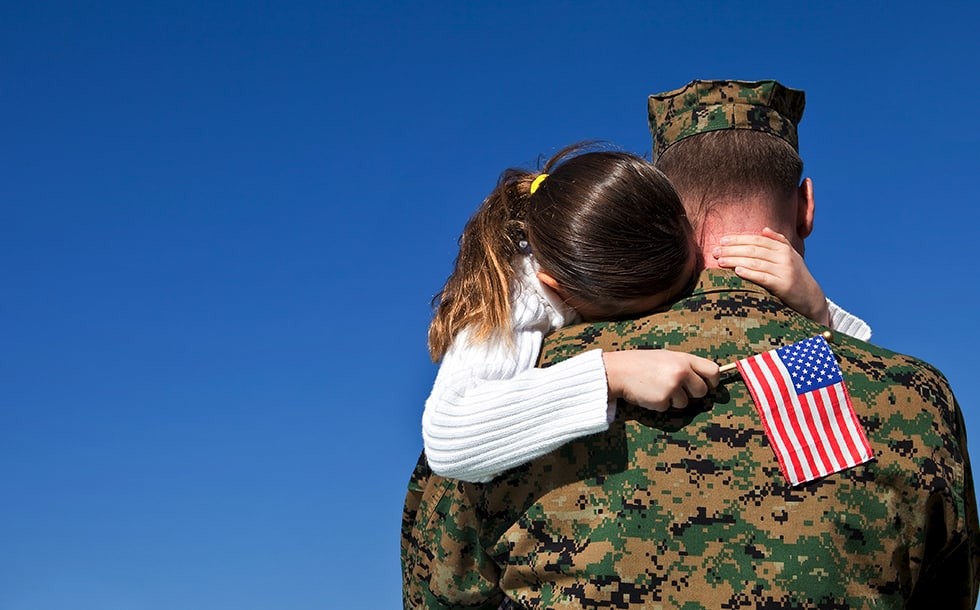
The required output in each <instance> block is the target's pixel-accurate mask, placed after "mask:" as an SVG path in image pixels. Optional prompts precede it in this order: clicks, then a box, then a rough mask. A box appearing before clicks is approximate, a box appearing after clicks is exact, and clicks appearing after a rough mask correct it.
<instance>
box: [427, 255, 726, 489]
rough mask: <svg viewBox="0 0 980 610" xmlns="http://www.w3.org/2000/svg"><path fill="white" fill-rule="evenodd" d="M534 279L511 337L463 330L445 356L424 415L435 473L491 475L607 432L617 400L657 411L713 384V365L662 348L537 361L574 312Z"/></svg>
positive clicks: (519, 298)
mask: <svg viewBox="0 0 980 610" xmlns="http://www.w3.org/2000/svg"><path fill="white" fill-rule="evenodd" d="M525 278H533V273H530V274H525ZM534 281H535V280H531V279H528V280H527V282H526V283H525V285H524V286H523V287H522V289H520V290H517V291H515V294H514V295H512V297H513V298H512V302H513V318H514V319H513V326H514V333H513V335H512V336H511V337H510V339H511V340H510V341H508V338H507V337H502V336H496V337H491V339H490V340H488V341H483V342H477V341H471V340H470V337H469V333H468V331H467V330H466V329H464V330H463V332H462V333H460V334H459V335H458V336H457V337H456V338H455V339H454V340H453V344H452V345H451V346H450V348H449V350H448V351H447V352H446V354H445V356H444V357H443V360H442V363H441V365H440V367H439V372H438V373H437V375H436V381H435V384H434V385H433V388H432V393H431V394H430V395H429V398H428V399H427V400H426V402H425V412H424V413H423V415H422V437H423V440H424V442H425V453H426V456H427V458H428V461H429V466H430V468H432V470H433V472H435V473H436V474H439V475H442V476H447V477H452V478H457V479H462V480H465V481H476V482H482V481H489V480H490V479H492V478H493V477H494V476H496V475H497V474H499V473H501V472H503V471H504V470H508V469H510V468H513V467H515V466H519V465H521V464H524V463H526V462H528V461H530V460H532V459H534V458H536V457H539V456H541V455H544V454H545V453H548V452H550V451H553V450H554V449H556V448H558V447H560V446H561V445H563V444H565V443H567V442H569V441H571V440H574V439H576V438H580V437H582V436H587V435H589V434H595V433H597V432H601V431H603V430H606V429H608V427H609V422H610V421H612V419H613V418H614V417H615V405H616V399H617V398H624V399H626V400H628V401H630V402H632V403H634V404H637V405H639V406H641V407H645V408H649V409H654V410H658V411H663V410H666V409H668V408H670V407H675V408H683V407H684V406H686V405H687V403H688V400H689V398H691V397H695V398H701V397H703V396H705V395H706V394H707V392H708V391H709V390H710V389H711V388H714V387H715V386H716V385H717V384H718V380H719V373H718V365H717V364H715V363H714V362H712V361H710V360H706V359H704V358H699V357H697V356H692V355H690V354H684V353H678V352H670V351H666V350H635V351H630V352H608V353H603V352H601V351H600V350H592V351H588V352H585V353H582V354H578V355H576V356H574V357H572V358H569V359H568V360H565V361H563V362H559V363H557V364H555V365H553V366H550V367H548V368H545V369H538V368H534V367H535V364H536V363H537V360H538V355H539V353H540V351H541V342H542V340H543V338H544V335H545V334H547V333H548V332H550V331H551V330H553V329H554V328H557V327H560V326H563V325H564V324H565V323H566V322H572V321H574V318H573V317H572V316H574V312H573V311H571V310H568V309H565V308H563V305H562V304H561V303H560V301H558V300H557V299H555V298H552V297H551V295H550V293H548V292H547V289H546V288H544V287H542V286H541V285H540V284H534V283H533V282H534ZM529 284H530V285H529Z"/></svg>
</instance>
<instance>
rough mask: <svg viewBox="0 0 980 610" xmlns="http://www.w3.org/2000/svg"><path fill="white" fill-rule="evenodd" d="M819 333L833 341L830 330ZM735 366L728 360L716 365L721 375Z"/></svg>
mask: <svg viewBox="0 0 980 610" xmlns="http://www.w3.org/2000/svg"><path fill="white" fill-rule="evenodd" d="M821 334H822V335H823V338H824V339H826V340H827V343H831V342H833V340H834V333H832V332H830V331H829V330H825V331H823V332H822V333H821ZM737 368H738V365H737V364H736V363H735V362H729V363H728V364H723V365H721V366H720V367H718V372H719V373H721V374H722V375H727V374H728V373H731V372H732V371H734V370H736V369H737Z"/></svg>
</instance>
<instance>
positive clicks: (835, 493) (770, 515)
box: [402, 270, 980, 610]
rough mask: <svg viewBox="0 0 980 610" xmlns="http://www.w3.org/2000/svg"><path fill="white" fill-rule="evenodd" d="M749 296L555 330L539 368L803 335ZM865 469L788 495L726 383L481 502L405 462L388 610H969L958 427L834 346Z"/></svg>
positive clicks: (913, 366) (753, 291) (970, 499)
mask: <svg viewBox="0 0 980 610" xmlns="http://www.w3.org/2000/svg"><path fill="white" fill-rule="evenodd" d="M822 330H824V329H823V327H821V326H819V325H817V324H815V323H813V322H811V321H810V320H807V319H805V318H803V317H802V316H800V315H798V314H797V313H796V312H794V311H793V310H791V309H790V308H788V307H786V306H784V305H783V304H782V303H780V302H779V301H778V300H776V299H775V298H774V297H772V296H771V295H769V294H768V293H767V292H765V291H764V290H763V289H761V288H759V287H757V286H755V285H754V284H751V283H747V282H743V281H742V280H740V279H739V278H738V277H737V276H735V275H734V274H732V273H730V272H727V271H719V270H711V271H706V272H704V273H703V274H702V275H701V277H700V279H699V283H698V285H697V287H696V288H695V290H694V292H693V293H692V294H691V295H690V296H688V297H687V298H684V299H682V300H681V301H679V302H678V303H676V304H675V305H674V306H672V307H671V309H670V310H669V311H666V312H661V313H657V314H654V315H651V316H648V317H646V318H642V319H639V320H636V321H627V322H616V323H601V324H592V325H579V326H574V327H568V328H565V329H563V330H561V331H559V332H557V333H556V334H554V335H553V336H552V337H551V338H549V339H548V340H547V341H546V343H545V349H544V352H543V354H542V360H543V361H544V363H545V364H548V363H554V362H558V361H560V360H562V359H565V358H568V357H570V356H572V355H574V354H576V353H579V352H581V351H583V350H588V349H596V348H602V349H606V350H619V349H645V348H669V349H674V350H681V351H686V352H691V353H695V354H699V355H702V356H705V357H709V358H712V359H715V360H716V361H718V362H729V361H732V360H734V359H736V358H741V357H746V356H748V355H750V354H753V353H757V352H761V351H765V350H770V349H773V348H775V347H778V346H782V345H786V344H789V343H792V342H795V341H798V340H801V339H803V338H805V337H808V336H812V335H814V334H817V333H819V332H821V331H822ZM832 345H833V348H834V351H835V353H836V355H837V357H838V359H839V360H840V361H841V368H842V369H843V372H844V376H845V381H846V383H847V386H848V388H849V390H850V395H851V398H852V400H853V403H854V409H855V412H856V414H857V416H858V418H859V419H860V421H861V422H862V424H863V425H864V428H865V431H866V432H867V435H868V439H869V441H870V443H871V446H872V449H873V450H874V453H875V456H876V459H875V460H874V461H872V462H869V463H867V464H863V465H860V466H857V467H854V468H852V469H849V470H846V471H844V472H841V473H837V474H833V475H830V476H827V477H825V478H822V479H819V480H817V481H813V482H810V483H807V484H803V485H801V486H798V487H790V486H789V485H788V484H787V483H786V481H785V479H784V478H783V476H782V474H781V473H780V470H779V465H778V463H777V461H776V458H775V455H774V454H773V451H772V448H771V447H770V445H769V443H768V441H767V439H766V435H765V432H764V431H763V428H762V424H761V422H760V420H759V419H758V416H757V414H756V411H755V409H754V407H753V405H752V402H751V397H750V396H749V393H748V390H747V388H746V386H745V384H744V383H743V382H742V381H741V379H740V378H739V377H738V376H737V375H735V376H733V377H729V378H727V379H726V381H725V382H724V383H723V384H722V385H721V387H720V388H719V389H718V390H717V391H716V392H715V393H714V394H713V395H712V396H710V397H709V398H708V399H706V400H705V401H701V402H694V403H692V404H691V405H690V406H689V407H688V408H687V409H685V410H683V411H675V412H671V413H666V414H662V413H656V412H652V411H648V410H644V409H641V408H638V407H634V406H632V405H628V404H624V403H621V404H620V407H619V409H618V410H617V411H618V413H617V417H616V420H615V422H613V423H612V424H611V426H610V429H609V430H608V431H607V432H605V433H602V434H597V435H593V436H589V437H585V438H582V439H579V440H577V441H574V442H571V443H569V444H567V445H565V446H563V447H561V448H559V449H558V450H556V451H554V452H553V453H551V454H548V455H546V456H543V457H541V458H539V459H537V460H535V461H533V462H531V463H530V464H527V465H525V466H522V467H520V468H517V469H514V470H512V471H509V472H506V473H504V474H503V475H501V476H500V477H498V478H497V479H495V480H494V481H492V482H490V483H486V484H468V483H461V482H456V481H449V480H446V479H442V478H440V477H438V476H436V475H433V474H431V473H430V472H429V471H428V468H427V466H426V465H425V461H424V459H422V460H420V462H419V465H418V467H417V468H416V471H415V473H414V474H413V477H412V482H411V484H410V488H409V493H408V496H407V501H406V505H405V520H404V522H403V529H402V561H403V568H404V571H403V575H404V579H405V580H404V602H405V607H406V608H488V609H489V608H497V607H498V606H500V607H503V608H557V609H562V608H603V609H606V608H622V609H639V608H645V609H659V608H679V609H683V610H717V609H719V608H723V609H749V608H751V609H753V610H758V609H775V608H793V609H855V610H857V609H870V608H889V609H898V608H902V609H905V608H942V609H951V608H955V609H964V610H965V609H968V608H969V609H973V608H974V605H975V603H976V595H977V586H978V582H980V575H978V566H980V551H978V549H980V533H978V524H977V511H976V499H975V496H974V489H973V481H972V474H971V471H970V464H969V460H968V456H967V453H966V448H967V443H966V436H965V430H964V427H963V418H962V413H961V412H960V410H959V407H958V405H957V402H956V399H955V398H954V397H953V394H952V392H951V390H950V388H949V385H948V384H947V382H946V380H945V379H944V378H943V376H942V375H941V374H940V373H939V372H938V371H936V370H935V369H933V368H932V367H930V366H929V365H927V364H925V363H923V362H921V361H918V360H916V359H914V358H910V357H908V356H903V355H899V354H895V353H893V352H890V351H887V350H884V349H882V348H879V347H875V346H873V345H870V344H867V343H863V342H860V341H858V340H855V339H852V338H850V337H846V336H840V335H838V336H835V338H834V342H833V344H832Z"/></svg>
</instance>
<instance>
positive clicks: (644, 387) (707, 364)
mask: <svg viewBox="0 0 980 610" xmlns="http://www.w3.org/2000/svg"><path fill="white" fill-rule="evenodd" d="M602 360H603V362H604V363H605V366H606V379H607V381H608V384H609V397H610V398H622V399H624V400H626V401H627V402H630V403H633V404H635V405H639V406H641V407H644V408H646V409H652V410H654V411H666V410H667V409H670V408H671V407H673V408H675V409H683V408H684V407H686V406H687V403H688V401H689V400H690V399H692V398H703V397H705V396H707V394H708V392H709V391H710V390H713V389H714V388H715V387H717V386H718V381H719V379H720V377H721V374H720V373H719V372H718V365H717V364H716V363H715V362H713V361H711V360H708V359H706V358H700V357H698V356H694V355H692V354H685V353H683V352H671V351H668V350H664V349H656V350H632V351H625V352H603V353H602Z"/></svg>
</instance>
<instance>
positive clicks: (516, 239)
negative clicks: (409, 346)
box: [429, 169, 534, 362]
mask: <svg viewBox="0 0 980 610" xmlns="http://www.w3.org/2000/svg"><path fill="white" fill-rule="evenodd" d="M533 178H534V174H532V173H529V172H527V171H524V170H518V169H509V170H507V171H505V172H504V173H503V174H502V175H501V177H500V180H499V181H498V182H497V186H496V188H494V190H493V192H491V193H490V194H489V195H488V196H487V198H486V199H484V200H483V203H482V204H481V205H480V208H479V209H478V210H477V211H476V213H475V214H474V215H473V216H472V217H471V218H470V220H469V221H468V222H467V223H466V227H465V228H464V229H463V234H462V236H460V238H459V254H458V255H457V256H456V262H455V265H454V268H453V272H452V275H450V276H449V279H448V280H446V285H445V286H444V287H443V288H442V290H441V291H440V292H439V294H438V295H436V298H435V299H434V300H433V302H434V306H435V315H434V317H433V319H432V323H431V324H430V325H429V355H430V356H431V357H432V359H433V360H434V361H436V362H438V361H439V360H441V359H442V357H443V355H445V353H446V350H447V349H449V345H450V344H451V343H452V341H453V339H454V338H455V337H456V335H457V334H458V333H459V332H460V331H461V330H463V329H464V328H466V327H470V329H471V331H472V335H471V337H470V339H471V340H474V341H485V340H487V339H489V338H490V337H491V336H492V335H494V334H496V333H501V335H502V336H505V337H509V336H510V330H511V311H510V306H511V302H510V291H511V282H512V280H513V278H514V267H513V263H512V259H513V258H514V257H515V256H516V255H518V254H520V253H521V251H522V244H521V242H522V241H524V240H525V239H526V236H525V233H526V232H525V226H524V219H525V216H526V211H527V202H528V199H529V198H530V194H531V190H530V186H531V181H532V180H533Z"/></svg>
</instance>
